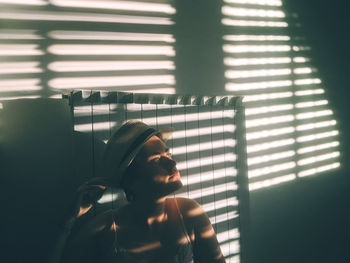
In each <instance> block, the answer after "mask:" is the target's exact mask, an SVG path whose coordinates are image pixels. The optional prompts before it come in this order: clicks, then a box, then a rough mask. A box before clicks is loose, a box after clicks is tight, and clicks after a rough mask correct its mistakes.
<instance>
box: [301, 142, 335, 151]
mask: <svg viewBox="0 0 350 263" xmlns="http://www.w3.org/2000/svg"><path fill="white" fill-rule="evenodd" d="M337 146H339V142H337V141H334V142H329V143H324V144H319V145H315V146H310V147H304V148H300V149H298V151H297V152H298V154H304V153H310V152H315V151H319V150H324V149H329V148H334V147H337Z"/></svg>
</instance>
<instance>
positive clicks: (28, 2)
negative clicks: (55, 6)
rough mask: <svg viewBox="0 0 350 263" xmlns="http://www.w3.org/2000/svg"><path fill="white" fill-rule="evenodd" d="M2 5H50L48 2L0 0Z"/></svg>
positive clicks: (37, 0)
mask: <svg viewBox="0 0 350 263" xmlns="http://www.w3.org/2000/svg"><path fill="white" fill-rule="evenodd" d="M0 3H1V4H11V5H36V6H44V5H48V3H47V2H46V0H0Z"/></svg>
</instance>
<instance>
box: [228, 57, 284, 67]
mask: <svg viewBox="0 0 350 263" xmlns="http://www.w3.org/2000/svg"><path fill="white" fill-rule="evenodd" d="M290 62H291V59H290V58H288V57H280V58H224V64H225V65H227V66H246V65H266V64H288V63H290Z"/></svg>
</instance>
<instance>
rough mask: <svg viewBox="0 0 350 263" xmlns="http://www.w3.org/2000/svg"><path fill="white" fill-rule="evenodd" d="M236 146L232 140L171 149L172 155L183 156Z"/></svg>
mask: <svg viewBox="0 0 350 263" xmlns="http://www.w3.org/2000/svg"><path fill="white" fill-rule="evenodd" d="M235 145H236V141H235V140H233V139H226V140H216V141H211V142H202V143H198V144H192V145H191V144H188V145H186V146H180V147H174V148H172V154H184V153H191V152H198V151H205V150H210V149H215V148H223V147H234V146H235Z"/></svg>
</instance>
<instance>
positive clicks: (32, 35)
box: [0, 29, 43, 40]
mask: <svg viewBox="0 0 350 263" xmlns="http://www.w3.org/2000/svg"><path fill="white" fill-rule="evenodd" d="M36 32H37V31H36V30H26V29H0V39H22V40H23V39H43V37H42V36H40V35H38V34H37V33H36Z"/></svg>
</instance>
